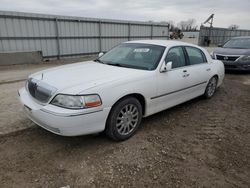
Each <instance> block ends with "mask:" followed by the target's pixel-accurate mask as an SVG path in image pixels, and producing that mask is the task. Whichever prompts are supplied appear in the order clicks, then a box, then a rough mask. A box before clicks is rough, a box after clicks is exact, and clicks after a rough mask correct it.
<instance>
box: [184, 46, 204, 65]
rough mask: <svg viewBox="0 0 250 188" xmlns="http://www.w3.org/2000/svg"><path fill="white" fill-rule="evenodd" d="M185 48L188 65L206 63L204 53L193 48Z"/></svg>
mask: <svg viewBox="0 0 250 188" xmlns="http://www.w3.org/2000/svg"><path fill="white" fill-rule="evenodd" d="M185 48H186V51H187V54H188V58H189V63H190V65H196V64H201V63H205V62H207V60H206V57H205V55H204V53H203V52H202V51H201V50H200V49H198V48H194V47H185Z"/></svg>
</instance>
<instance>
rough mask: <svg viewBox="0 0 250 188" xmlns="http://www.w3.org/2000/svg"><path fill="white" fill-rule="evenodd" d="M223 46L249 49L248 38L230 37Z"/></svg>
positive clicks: (249, 41) (249, 39) (249, 40)
mask: <svg viewBox="0 0 250 188" xmlns="http://www.w3.org/2000/svg"><path fill="white" fill-rule="evenodd" d="M223 47H224V48H239V49H250V38H241V39H231V40H229V41H228V42H226V43H225V44H224V46H223Z"/></svg>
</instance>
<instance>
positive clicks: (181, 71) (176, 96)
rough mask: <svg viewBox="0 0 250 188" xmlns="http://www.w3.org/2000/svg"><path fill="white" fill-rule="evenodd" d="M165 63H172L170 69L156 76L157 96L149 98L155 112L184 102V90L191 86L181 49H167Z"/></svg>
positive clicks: (182, 49) (179, 47)
mask: <svg viewBox="0 0 250 188" xmlns="http://www.w3.org/2000/svg"><path fill="white" fill-rule="evenodd" d="M165 62H166V63H168V62H172V69H171V70H170V71H167V72H164V73H159V74H158V76H157V95H156V96H154V97H152V98H151V100H152V102H153V104H154V108H155V111H156V112H158V111H161V110H164V109H166V108H169V107H172V106H175V105H177V104H180V103H182V102H184V101H186V100H187V99H186V98H187V96H186V89H185V88H186V87H188V85H190V84H191V83H190V79H189V76H188V70H187V60H186V57H185V53H184V48H183V47H181V46H178V47H173V48H171V49H169V51H168V53H167V55H166V58H165Z"/></svg>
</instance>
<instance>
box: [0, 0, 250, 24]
mask: <svg viewBox="0 0 250 188" xmlns="http://www.w3.org/2000/svg"><path fill="white" fill-rule="evenodd" d="M0 10H11V11H19V12H34V13H46V14H59V15H69V16H82V17H94V18H111V19H123V20H138V21H148V20H153V21H168V20H173V21H174V22H175V23H178V22H180V21H182V20H187V19H189V18H195V19H196V21H197V25H200V24H201V23H202V22H204V21H205V20H206V19H207V17H208V16H209V15H210V14H212V13H214V14H215V19H214V26H217V27H228V26H229V25H231V24H237V25H239V26H240V28H242V29H250V0H0Z"/></svg>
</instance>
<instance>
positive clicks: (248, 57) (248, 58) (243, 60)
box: [239, 55, 250, 62]
mask: <svg viewBox="0 0 250 188" xmlns="http://www.w3.org/2000/svg"><path fill="white" fill-rule="evenodd" d="M239 60H240V61H242V62H250V56H247V55H246V56H243V57H242V58H240V59H239Z"/></svg>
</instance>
